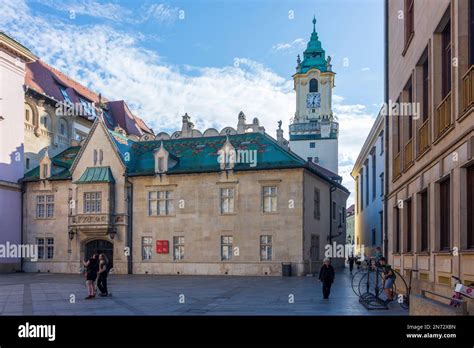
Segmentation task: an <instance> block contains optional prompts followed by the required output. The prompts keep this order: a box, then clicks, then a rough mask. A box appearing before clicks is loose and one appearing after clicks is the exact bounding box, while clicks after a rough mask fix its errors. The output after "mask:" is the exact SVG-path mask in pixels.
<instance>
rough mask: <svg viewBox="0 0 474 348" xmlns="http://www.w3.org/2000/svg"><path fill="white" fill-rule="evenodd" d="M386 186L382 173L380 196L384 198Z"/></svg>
mask: <svg viewBox="0 0 474 348" xmlns="http://www.w3.org/2000/svg"><path fill="white" fill-rule="evenodd" d="M384 184H385V181H384V176H383V173H381V174H380V196H383V192H384Z"/></svg>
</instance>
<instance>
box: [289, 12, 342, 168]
mask: <svg viewBox="0 0 474 348" xmlns="http://www.w3.org/2000/svg"><path fill="white" fill-rule="evenodd" d="M334 76H335V73H334V72H333V71H332V67H331V57H330V56H328V57H327V58H326V52H325V50H324V49H323V48H322V45H321V41H319V38H318V34H317V32H316V18H314V19H313V32H312V34H311V39H310V41H309V42H308V45H307V48H306V50H305V51H304V53H303V60H301V59H300V56H299V55H298V60H297V66H296V73H295V74H294V75H293V80H294V89H295V91H296V112H295V116H294V118H293V119H292V121H291V124H290V148H291V150H292V151H294V152H295V153H296V154H298V155H299V156H300V157H302V158H304V159H305V160H307V161H309V162H314V163H316V164H318V165H320V166H321V167H323V168H326V169H328V170H330V171H332V172H333V173H335V174H337V173H338V134H339V124H338V123H337V122H336V118H335V116H334V114H333V111H332V90H333V88H334Z"/></svg>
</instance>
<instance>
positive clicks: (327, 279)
mask: <svg viewBox="0 0 474 348" xmlns="http://www.w3.org/2000/svg"><path fill="white" fill-rule="evenodd" d="M334 276H335V272H334V267H332V265H331V260H330V259H329V258H327V257H326V258H325V259H324V263H323V266H322V267H321V270H320V271H319V280H320V281H321V282H322V283H323V298H324V299H325V300H327V299H328V298H329V294H330V293H331V285H332V283H333V282H334Z"/></svg>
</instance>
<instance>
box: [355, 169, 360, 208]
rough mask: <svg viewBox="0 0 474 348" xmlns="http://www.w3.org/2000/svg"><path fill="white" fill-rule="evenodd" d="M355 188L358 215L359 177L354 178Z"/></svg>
mask: <svg viewBox="0 0 474 348" xmlns="http://www.w3.org/2000/svg"><path fill="white" fill-rule="evenodd" d="M355 188H356V200H355V201H356V212H357V214H359V206H360V201H359V200H360V187H359V177H356V184H355Z"/></svg>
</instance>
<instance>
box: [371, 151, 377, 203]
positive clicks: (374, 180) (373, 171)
mask: <svg viewBox="0 0 474 348" xmlns="http://www.w3.org/2000/svg"><path fill="white" fill-rule="evenodd" d="M371 165H372V200H375V196H376V194H377V187H376V185H377V180H376V179H375V178H376V175H375V173H376V169H377V163H376V160H375V147H374V148H373V149H372V159H371Z"/></svg>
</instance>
